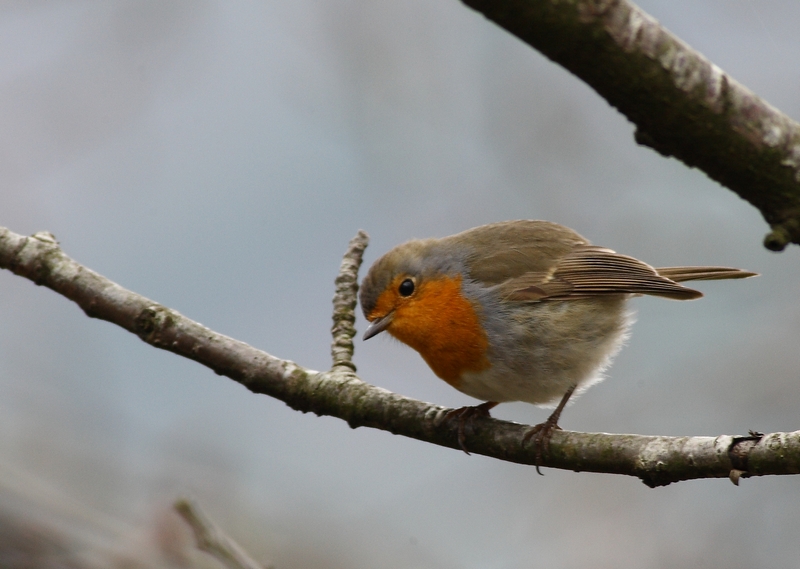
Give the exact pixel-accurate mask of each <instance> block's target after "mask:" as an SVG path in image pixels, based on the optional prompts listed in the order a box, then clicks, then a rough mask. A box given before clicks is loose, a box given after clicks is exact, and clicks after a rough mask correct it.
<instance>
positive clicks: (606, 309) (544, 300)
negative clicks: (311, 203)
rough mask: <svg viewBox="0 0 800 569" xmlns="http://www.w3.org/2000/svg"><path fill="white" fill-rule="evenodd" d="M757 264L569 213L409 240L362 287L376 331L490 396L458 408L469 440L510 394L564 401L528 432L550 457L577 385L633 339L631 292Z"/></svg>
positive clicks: (689, 295) (468, 388) (453, 380)
mask: <svg viewBox="0 0 800 569" xmlns="http://www.w3.org/2000/svg"><path fill="white" fill-rule="evenodd" d="M755 275H756V273H751V272H748V271H743V270H740V269H733V268H728V267H667V268H660V269H656V268H653V267H651V266H650V265H648V264H647V263H644V262H642V261H639V260H637V259H634V258H633V257H628V256H627V255H620V254H619V253H616V252H614V251H612V250H611V249H607V248H605V247H598V246H596V245H591V244H590V243H589V241H587V240H586V239H585V238H583V237H582V236H580V235H579V234H578V233H576V232H575V231H573V230H571V229H569V228H567V227H564V226H562V225H558V224H557V223H551V222H548V221H533V220H518V221H506V222H502V223H493V224H490V225H483V226H481V227H476V228H474V229H470V230H467V231H464V232H463V233H459V234H457V235H451V236H449V237H444V238H442V239H415V240H412V241H409V242H407V243H403V244H402V245H398V246H397V247H395V248H394V249H392V250H391V251H389V252H388V253H386V254H385V255H383V256H382V257H381V258H380V259H378V260H377V261H376V262H375V264H373V265H372V267H371V268H370V270H369V272H368V273H367V276H366V277H365V278H364V281H363V282H362V284H361V291H360V293H359V299H360V301H361V308H362V309H363V311H364V315H365V316H366V318H367V320H369V322H370V323H371V324H370V326H369V327H368V328H367V330H366V332H365V333H364V339H365V340H367V339H369V338H372V337H373V336H375V335H377V334H379V333H381V332H383V331H386V332H388V333H389V334H391V335H392V336H394V337H395V338H397V339H398V340H400V341H401V342H403V343H405V344H407V345H408V346H410V347H412V348H414V349H415V350H416V351H417V352H419V353H420V355H421V356H422V358H423V359H424V360H425V361H426V362H427V364H428V365H429V366H430V368H431V370H433V372H434V373H435V374H436V375H437V376H438V377H440V378H441V379H443V380H444V381H446V382H447V383H449V384H450V385H452V386H453V387H455V388H456V389H458V390H459V391H461V392H463V393H466V394H467V395H470V396H472V397H475V398H476V399H480V400H482V401H485V403H483V404H481V405H477V406H472V407H462V408H460V409H455V410H452V411H450V412H449V413H448V418H457V419H458V421H459V424H458V440H459V445H460V446H461V448H462V449H463V450H464V451H465V452H467V448H466V444H465V434H464V431H465V427H464V424H465V422H466V421H468V420H470V419H472V418H473V417H476V416H489V410H490V409H491V408H493V407H494V406H496V405H497V404H498V403H502V402H506V401H525V402H527V403H533V404H534V405H544V406H552V405H553V404H554V403H556V402H558V405H557V406H556V408H555V411H554V412H553V413H552V414H551V415H550V417H549V418H548V419H547V420H546V421H545V422H543V423H540V424H539V425H536V426H534V427H532V428H531V429H529V430H528V431H527V432H526V434H525V435H524V440H523V443H525V442H528V441H529V440H530V438H532V437H535V443H536V459H537V464H538V462H539V459H540V458H541V453H542V450H544V451H546V450H547V447H548V443H549V439H550V436H551V435H552V432H553V431H554V430H555V429H560V427H559V426H558V420H559V417H560V415H561V412H562V410H563V409H564V406H565V405H566V404H567V402H568V401H569V399H570V397H572V396H573V395H574V394H577V393H581V392H582V391H584V390H586V389H587V388H588V387H589V386H591V385H592V384H594V383H597V382H598V381H600V380H601V379H602V372H603V370H605V369H606V368H607V367H608V365H609V364H610V363H611V360H612V358H613V357H614V355H615V354H616V353H617V352H618V351H619V349H620V348H621V347H622V344H623V342H624V341H625V339H626V337H627V334H628V329H629V327H630V325H631V317H630V314H629V313H628V312H627V310H626V308H625V305H626V301H627V300H628V299H629V298H630V297H631V296H634V295H642V294H650V295H654V296H661V297H665V298H671V299H674V300H692V299H695V298H700V297H701V296H702V294H701V293H700V292H699V291H696V290H693V289H691V288H687V287H685V286H683V285H681V284H679V283H680V282H682V281H691V280H715V279H739V278H746V277H752V276H755ZM537 469H538V467H537Z"/></svg>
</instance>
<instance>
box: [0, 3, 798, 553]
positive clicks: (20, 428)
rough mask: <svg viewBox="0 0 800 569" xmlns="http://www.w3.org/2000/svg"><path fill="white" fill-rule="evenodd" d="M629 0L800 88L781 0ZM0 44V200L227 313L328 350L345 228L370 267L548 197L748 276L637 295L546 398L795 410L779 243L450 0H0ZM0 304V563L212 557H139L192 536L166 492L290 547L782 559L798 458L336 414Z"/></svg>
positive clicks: (415, 374) (376, 352)
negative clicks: (439, 441)
mask: <svg viewBox="0 0 800 569" xmlns="http://www.w3.org/2000/svg"><path fill="white" fill-rule="evenodd" d="M640 5H641V6H642V7H643V8H644V9H645V10H646V11H648V12H649V13H650V14H652V15H653V16H654V17H655V18H657V19H658V20H659V21H661V22H662V23H663V24H664V25H665V26H666V27H667V28H669V29H670V30H671V31H673V32H674V33H676V34H677V35H678V36H680V37H681V38H682V39H684V40H685V41H686V42H688V43H689V44H690V45H692V46H693V47H695V48H697V49H699V50H700V51H701V52H703V53H704V54H705V55H706V56H708V57H709V58H710V59H711V60H712V61H714V62H715V63H716V64H717V65H719V66H720V67H722V68H723V69H724V70H726V71H727V72H728V73H730V74H731V75H732V76H733V77H734V78H736V79H737V80H739V81H740V82H742V83H744V84H745V85H747V86H748V87H749V88H751V89H752V90H754V91H755V92H756V93H758V94H759V95H761V96H762V97H763V98H764V99H766V100H767V101H769V102H770V103H772V104H773V105H775V106H777V107H778V108H780V109H781V110H783V111H784V112H786V113H787V114H789V115H790V116H792V117H794V118H796V119H797V118H800V58H798V57H796V55H797V54H798V53H800V34H798V33H797V27H798V23H800V3H797V2H794V1H792V0H785V1H772V0H761V1H759V2H755V1H752V0H748V1H745V0H742V1H733V0H718V1H711V0H706V1H702V2H696V1H688V0H680V1H678V0H648V1H642V2H640ZM0 46H1V47H0V171H1V172H2V176H1V177H0V225H2V226H5V227H8V228H9V229H11V230H12V231H15V232H17V233H23V234H31V233H33V232H35V231H39V230H49V231H51V232H53V233H54V234H55V235H56V237H57V238H58V239H59V241H60V242H61V244H62V246H63V248H64V250H65V251H66V252H67V254H69V255H70V256H72V257H73V258H75V259H76V260H77V261H79V262H81V263H83V264H85V265H86V266H88V267H90V268H92V269H94V270H96V271H98V272H100V273H101V274H103V275H105V276H107V277H109V278H111V279H112V280H114V281H116V282H118V283H120V284H121V285H123V286H125V287H127V288H129V289H131V290H134V291H136V292H138V293H140V294H143V295H145V296H147V297H149V298H152V299H154V300H156V301H158V302H160V303H163V304H165V305H167V306H170V307H172V308H174V309H176V310H178V311H180V312H181V313H183V314H185V315H186V316H188V317H190V318H193V319H195V320H198V321H200V322H202V323H203V324H205V325H207V326H209V327H210V328H212V329H214V330H216V331H218V332H221V333H224V334H227V335H230V336H233V337H235V338H238V339H240V340H243V341H245V342H248V343H250V344H252V345H254V346H256V347H258V348H261V349H264V350H266V351H268V352H270V353H272V354H274V355H276V356H279V357H281V358H288V359H292V360H294V361H297V362H298V363H300V364H302V365H304V366H307V367H310V368H312V369H327V368H328V367H329V365H330V363H329V361H330V356H329V346H330V335H329V328H330V323H331V320H330V313H331V304H330V300H331V297H332V295H333V290H334V289H333V279H334V278H335V276H336V273H337V270H338V266H339V263H340V260H341V254H342V253H343V252H344V250H345V247H346V245H347V242H348V240H349V239H350V238H351V237H352V236H353V235H354V234H355V232H356V230H358V229H359V228H363V229H365V230H366V231H367V232H369V234H370V235H371V238H372V241H371V244H370V247H369V249H368V250H367V254H366V261H365V263H366V264H367V266H368V265H369V264H370V263H371V262H372V261H374V260H375V259H376V258H377V257H378V256H379V255H380V254H382V253H383V252H385V251H386V250H388V249H389V248H391V247H392V246H394V245H396V244H398V243H400V242H402V241H405V240H407V239H409V238H412V237H428V236H444V235H448V234H451V233H454V232H458V231H461V230H464V229H467V228H470V227H473V226H476V225H480V224H484V223H489V222H493V221H500V220H505V219H517V218H534V219H548V220H552V221H556V222H559V223H562V224H565V225H568V226H570V227H572V228H574V229H576V230H577V231H579V232H580V233H582V234H583V235H585V236H586V237H588V238H589V239H591V240H592V241H593V242H595V243H597V244H600V245H604V246H607V247H611V248H613V249H615V250H617V251H620V252H623V253H626V254H630V255H633V256H636V257H639V258H641V259H643V260H645V261H647V262H649V263H652V264H654V265H660V266H669V265H681V264H716V265H731V266H736V267H742V268H745V269H749V270H753V271H757V272H759V273H761V274H762V276H761V277H760V278H758V279H751V280H748V281H728V282H708V283H699V284H698V285H697V288H699V289H701V290H702V291H704V292H705V293H706V297H705V298H703V299H702V300H700V301H697V302H684V303H678V302H671V301H666V300H663V299H654V298H641V299H636V300H635V301H634V302H633V304H634V305H635V309H636V311H637V320H638V321H637V323H636V325H635V326H634V329H633V335H632V337H631V339H630V341H629V343H628V346H627V347H626V348H625V349H624V350H623V351H622V352H621V354H620V355H619V357H618V358H617V361H616V363H615V365H614V366H613V367H612V368H611V369H610V371H609V373H608V379H607V380H606V381H605V382H603V383H601V384H599V385H598V386H596V387H594V388H592V389H591V390H589V391H588V392H587V393H586V394H585V395H584V396H583V397H581V398H580V399H579V400H578V401H577V402H576V403H575V404H574V405H572V406H571V407H570V408H569V409H568V410H567V411H566V413H565V415H564V417H563V418H562V421H561V424H562V425H563V426H564V428H566V429H570V430H587V431H606V432H615V433H641V434H659V435H717V434H743V433H746V432H747V430H748V429H756V430H759V431H764V432H771V431H776V430H785V431H791V430H796V429H798V428H800V420H799V419H798V417H800V415H798V409H800V380H798V370H800V351H799V350H798V349H797V340H798V337H799V336H800V287H798V284H797V283H798V282H800V266H799V265H798V260H800V249H798V247H790V248H789V249H788V250H787V251H786V252H784V253H782V254H774V253H770V252H768V251H766V250H765V249H764V248H763V247H762V246H761V240H762V238H763V236H764V234H765V233H766V232H767V230H768V228H767V226H766V224H765V223H764V222H763V220H762V218H761V216H760V214H759V213H758V212H757V211H756V210H755V209H754V208H753V207H751V206H750V205H749V204H747V203H746V202H744V201H742V200H741V199H739V198H738V197H737V196H736V195H735V194H733V193H731V192H730V191H728V190H727V189H725V188H722V187H720V186H719V185H718V184H716V183H715V182H712V181H710V180H709V179H708V178H707V177H706V176H705V175H704V174H703V173H701V172H699V171H697V170H690V169H688V168H686V167H685V166H684V165H683V164H681V163H679V162H677V161H675V160H668V159H664V158H662V157H661V156H659V155H657V154H656V153H655V152H653V151H652V150H649V149H647V148H643V147H638V146H637V145H636V144H635V143H634V141H633V136H632V134H633V126H632V125H631V124H630V123H629V122H627V120H626V119H625V118H624V117H623V116H622V115H620V114H619V113H617V112H616V111H615V110H614V109H612V108H611V107H609V105H608V104H606V103H605V102H604V101H603V100H602V99H600V98H599V97H598V96H597V95H596V94H595V93H594V92H593V91H591V90H590V89H589V88H588V87H586V86H585V85H584V84H583V83H582V82H580V81H579V80H578V79H576V78H575V77H573V76H571V75H570V74H568V73H567V72H566V71H564V70H563V69H561V68H560V67H558V66H556V65H554V64H552V63H551V62H549V61H548V60H546V59H545V58H543V57H542V56H541V55H540V54H539V53H538V52H535V51H534V50H532V49H531V48H529V47H528V46H526V45H524V44H522V43H521V42H519V41H518V40H517V39H515V38H513V37H511V36H510V35H509V34H507V33H506V32H505V31H503V30H501V29H500V28H498V27H496V26H495V25H494V24H492V23H490V22H488V21H486V20H485V19H484V18H483V17H482V16H480V15H479V14H477V13H475V12H473V11H471V10H470V9H468V8H466V7H465V6H464V5H462V4H461V3H460V2H458V1H456V0H424V1H423V0H403V1H397V2H369V1H366V0H292V1H291V2H289V1H274V0H262V1H259V2H255V1H251V2H245V1H225V2H223V1H213V0H204V1H198V0H191V1H190V0H172V1H170V2H160V1H157V0H149V1H147V0H142V1H138V0H137V1H134V0H131V1H124V0H119V1H116V0H115V1H112V2H99V1H69V0H64V1H51V2H41V1H34V2H32V1H24V2H21V1H6V2H2V3H0ZM0 322H1V323H2V324H1V325H0V536H5V541H3V539H0V546H3V547H7V549H6V550H5V551H6V553H4V554H2V553H0V565H2V566H4V567H16V566H15V565H13V564H12V563H11V562H10V561H9V559H17V558H14V557H13V555H18V556H23V557H24V555H23V554H22V553H20V551H23V549H21V547H22V546H21V545H20V544H26V543H27V544H29V545H31V544H33V545H31V548H30V550H31V551H34V550H35V549H36V548H35V547H34V546H35V544H36V543H44V544H45V545H46V547H45V549H46V550H47V551H48V552H49V553H48V554H47V555H49V557H47V556H45V557H47V561H45V557H42V558H41V559H40V562H39V565H38V566H42V567H44V566H48V567H49V566H50V565H47V563H61V565H53V566H58V567H73V566H74V567H78V566H80V567H83V566H85V565H80V563H84V564H85V563H97V564H98V566H106V567H109V566H117V565H114V563H122V562H123V561H125V560H126V561H125V562H128V563H129V565H125V567H138V566H148V567H149V566H168V564H169V563H172V564H173V565H179V566H180V565H181V564H183V565H186V564H187V563H195V562H196V563H203V560H202V556H197V557H191V556H190V557H182V555H183V554H178V553H176V554H175V555H174V556H173V557H171V558H170V559H171V561H170V560H169V559H166V558H164V557H163V555H162V554H159V553H158V550H159V548H160V549H161V550H164V549H165V548H166V549H169V548H170V547H173V546H175V544H176V543H177V544H178V545H180V543H184V542H185V543H184V545H185V546H186V547H187V548H190V546H191V543H189V542H188V541H187V540H188V537H187V536H185V535H183V536H182V537H181V536H179V535H178V534H179V533H180V532H179V531H178V530H177V529H176V527H177V525H176V524H177V522H175V520H171V519H170V514H169V513H168V508H169V504H170V502H171V501H172V500H174V499H175V498H177V497H179V496H190V497H192V498H194V499H196V500H197V501H198V502H199V503H200V504H201V505H202V506H203V507H204V509H205V510H206V512H207V513H208V514H209V515H210V516H211V517H213V518H214V519H215V520H216V521H217V523H219V524H220V525H221V526H223V527H224V528H225V529H226V531H227V532H228V533H229V534H230V535H231V536H232V537H233V538H235V539H236V540H238V541H239V543H241V544H242V546H244V547H245V548H246V549H247V550H248V551H249V552H250V553H251V554H252V555H253V556H254V557H255V558H257V559H259V560H260V561H262V562H270V563H272V564H274V565H275V566H276V567H278V568H279V569H289V568H300V567H309V568H312V567H331V568H340V567H341V568H345V567H347V568H351V567H352V568H384V567H385V568H400V567H403V568H411V567H413V568H428V567H430V568H451V567H452V568H456V567H468V568H473V567H474V568H504V569H506V568H507V569H516V568H527V567H536V566H547V567H553V568H562V567H563V568H571V567H595V568H603V567H609V568H611V567H613V568H660V567H676V566H692V567H697V568H704V567H721V566H725V567H728V568H730V569H733V568H751V567H760V568H763V569H766V568H773V567H774V568H778V567H780V568H783V567H788V566H793V565H795V564H796V563H797V559H798V558H799V557H800V541H798V540H797V535H796V532H797V529H796V528H797V526H798V523H800V492H797V488H798V485H799V484H800V479H798V478H797V477H784V478H777V477H773V478H764V479H748V480H744V481H742V483H741V485H740V486H739V487H738V488H737V487H734V485H733V484H731V483H730V482H728V481H727V480H707V481H693V482H687V483H681V484H677V485H672V486H669V487H666V488H659V489H655V490H651V489H648V488H646V487H645V486H644V485H643V484H642V483H641V482H639V481H638V480H636V479H632V478H624V477H620V476H610V475H597V474H586V473H584V474H575V473H571V472H562V471H555V470H549V469H548V470H545V476H537V475H536V473H535V471H534V470H533V469H532V468H528V467H523V466H518V465H515V464H508V463H504V462H500V461H497V460H491V459H486V458H483V457H480V456H466V455H465V454H464V453H462V452H456V451H453V450H449V449H443V448H438V447H434V446H431V445H427V444H423V443H420V442H417V441H413V440H408V439H405V438H402V437H397V436H392V435H390V434H388V433H385V432H380V431H374V430H367V429H358V430H355V431H353V430H351V429H350V428H349V427H348V426H347V424H346V423H345V422H343V421H341V420H337V419H332V418H319V417H316V416H313V415H304V414H301V413H297V412H295V411H292V410H290V409H289V408H288V407H286V406H285V405H284V404H283V403H281V402H279V401H275V400H272V399H270V398H268V397H266V396H261V395H258V396H257V395H253V394H251V393H250V392H248V391H247V390H246V389H245V388H243V387H241V386H240V385H238V384H236V383H234V382H233V381H230V380H228V379H226V378H222V377H219V376H216V375H215V374H214V373H212V372H211V371H209V370H208V369H206V368H203V367H201V366H200V365H198V364H195V363H193V362H190V361H187V360H183V359H181V358H179V357H177V356H174V355H172V354H169V353H166V352H162V351H159V350H156V349H154V348H152V347H150V346H147V345H146V344H144V343H143V342H141V341H140V340H139V339H138V338H137V337H135V336H133V335H131V334H129V333H127V332H124V331H122V330H121V329H118V328H116V327H115V326H113V325H111V324H108V323H105V322H100V321H96V320H90V319H89V318H87V317H86V316H85V315H84V314H83V313H82V312H81V311H80V309H78V308H77V307H76V306H75V305H74V304H73V303H71V302H69V301H67V300H66V299H64V298H62V297H60V296H58V295H56V294H55V293H53V292H51V291H49V290H47V289H43V288H39V287H36V286H35V285H33V284H32V283H31V282H30V281H27V280H24V279H21V278H19V277H16V276H14V275H12V274H11V273H9V272H6V271H4V272H0ZM359 329H360V330H361V331H363V329H364V321H363V319H360V320H359ZM356 363H357V365H358V368H359V374H360V376H361V377H362V378H363V379H364V380H365V381H368V382H370V383H373V384H375V385H379V386H381V387H385V388H387V389H390V390H393V391H396V392H398V393H402V394H404V395H407V396H411V397H415V398H419V399H423V400H426V401H431V402H435V403H438V404H441V405H447V406H460V405H467V404H473V403H475V401H474V400H471V399H470V398H468V397H467V396H465V395H462V394H460V393H458V392H456V391H455V390H453V389H452V388H450V387H449V386H448V385H446V384H444V383H443V382H441V381H439V380H438V379H436V378H435V376H434V375H433V374H432V372H430V370H429V369H428V368H427V367H426V366H425V364H424V363H423V362H422V360H421V358H419V356H418V355H417V354H416V353H415V352H413V351H412V350H410V349H409V348H406V347H405V346H403V345H401V344H399V343H397V342H393V341H392V340H391V339H389V338H387V337H383V338H380V339H375V340H372V341H370V342H368V343H366V344H364V343H362V342H361V340H360V339H359V340H358V341H357V343H356ZM548 413H549V411H547V410H543V409H538V408H536V407H533V406H530V405H526V404H505V405H502V406H500V407H499V408H497V409H496V411H494V412H493V414H494V415H495V416H496V417H499V418H503V419H509V420H515V421H521V422H525V423H531V424H533V423H537V422H540V421H542V420H543V419H544V418H545V417H546V416H547V415H548ZM178 525H179V524H178ZM15 532H22V533H20V534H17V533H15ZM18 535H19V536H24V539H23V537H15V536H18ZM170 536H172V537H170ZM26 540H27V541H26ZM37 540H38V541H37ZM170 540H172V541H170ZM181 540H183V541H181ZM168 542H169V543H168ZM173 542H174V543H173ZM179 542H180V543H179ZM170 543H172V545H170ZM3 544H5V545H3ZM9 544H10V545H9ZM175 547H178V546H175ZM48 548H49V549H48ZM151 550H152V551H154V552H156V553H154V554H153V557H152V559H150V560H149V561H148V560H146V559H145V558H146V556H147V555H149V553H147V552H149V551H151ZM37 551H38V550H37ZM9 552H10V553H9ZM23 553H24V551H23ZM2 555H5V557H2ZM31 555H33V554H31ZM159 555H161V556H159ZM10 556H12V557H10ZM92 556H94V557H92ZM167 557H169V556H167ZM18 558H22V557H18ZM90 558H91V559H90ZM92 559H93V561H92ZM165 559H166V560H165ZM98 560H99V561H98ZM135 563H139V565H135ZM147 563H150V565H147ZM70 564H71V565H70ZM20 566H22V565H20ZM118 566H122V565H118ZM208 566H209V567H213V566H215V565H214V564H213V563H211V562H208ZM25 567H27V565H26V566H25Z"/></svg>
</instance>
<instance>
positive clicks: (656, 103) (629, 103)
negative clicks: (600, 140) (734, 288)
mask: <svg viewBox="0 0 800 569" xmlns="http://www.w3.org/2000/svg"><path fill="white" fill-rule="evenodd" d="M462 1H463V2H464V4H466V5H467V6H470V7H472V8H474V9H475V10H478V11H479V12H481V13H482V14H484V15H485V16H486V17H487V18H488V19H490V20H492V21H494V22H495V23H497V24H498V25H499V26H501V27H503V28H505V29H506V30H507V31H509V32H511V33H512V34H514V35H515V36H517V37H518V38H519V39H521V40H522V41H524V42H525V43H527V44H529V45H531V46H532V47H534V48H536V49H537V50H539V51H540V52H542V53H543V54H544V55H545V56H547V57H549V58H550V59H552V60H553V61H554V62H556V63H558V64H559V65H562V66H563V67H565V68H566V69H568V70H569V71H571V72H572V73H574V74H575V75H577V76H578V77H579V78H581V79H582V80H583V81H585V82H586V83H588V84H589V85H590V86H591V87H592V88H593V89H595V90H596V91H597V92H598V93H599V94H600V95H601V96H603V97H604V98H605V99H606V100H607V101H608V102H609V103H611V105H613V106H614V107H616V108H617V109H618V110H619V111H620V112H622V113H623V114H624V115H625V116H626V117H628V119H629V120H630V121H631V122H633V123H634V124H635V125H636V136H635V137H636V141H637V142H638V143H639V144H643V145H646V146H650V147H652V148H653V149H655V150H656V151H658V152H659V153H661V154H663V155H664V156H675V157H676V158H678V159H680V160H681V161H683V162H684V163H685V164H686V165H687V166H691V167H695V168H699V169H701V170H703V171H704V172H705V173H706V174H707V175H708V176H709V177H711V178H712V179H714V180H716V181H717V182H719V183H720V184H723V185H724V186H727V187H728V188H730V189H731V190H733V191H734V192H736V193H737V194H739V196H741V197H742V198H744V199H746V200H747V201H749V202H750V203H751V204H753V205H754V206H755V207H757V208H758V209H759V211H761V214H762V215H763V216H764V219H766V221H767V223H769V224H770V227H771V228H772V231H771V232H770V233H769V234H767V236H766V238H765V239H764V245H765V246H766V247H767V248H768V249H771V250H773V251H780V250H782V249H783V248H784V247H785V246H786V245H787V244H788V243H798V244H800V125H798V123H797V122H795V121H794V120H792V119H791V118H789V117H788V116H786V115H785V114H783V113H781V112H780V111H779V110H777V109H776V108H774V107H772V106H770V105H769V104H768V103H766V102H765V101H763V100H762V99H760V98H759V97H758V96H756V95H755V94H754V93H753V92H752V91H750V90H749V89H747V88H746V87H744V86H743V85H741V84H739V83H738V82H736V80H734V79H733V78H731V77H730V76H729V75H727V74H726V73H725V72H724V71H722V70H721V69H720V68H719V67H717V66H716V65H714V64H713V63H711V62H710V61H709V60H708V59H706V58H705V57H704V56H703V55H702V54H700V53H698V52H697V51H695V50H694V49H692V48H691V47H689V46H688V45H687V44H686V43H684V42H683V41H681V40H680V39H679V38H677V37H675V36H674V35H672V34H671V33H670V32H669V31H667V30H666V29H664V28H663V27H661V26H660V25H659V23H658V22H657V21H656V20H655V19H654V18H653V17H651V16H650V15H648V14H646V13H645V12H643V11H642V10H641V9H640V8H639V7H638V6H636V5H635V4H633V3H632V2H628V1H627V0H574V1H571V2H564V1H556V0H462Z"/></svg>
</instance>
